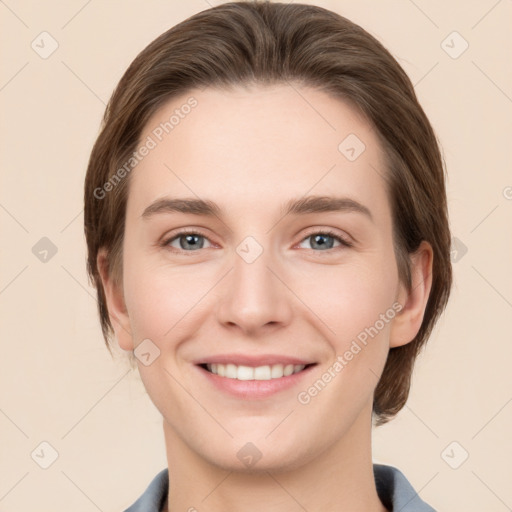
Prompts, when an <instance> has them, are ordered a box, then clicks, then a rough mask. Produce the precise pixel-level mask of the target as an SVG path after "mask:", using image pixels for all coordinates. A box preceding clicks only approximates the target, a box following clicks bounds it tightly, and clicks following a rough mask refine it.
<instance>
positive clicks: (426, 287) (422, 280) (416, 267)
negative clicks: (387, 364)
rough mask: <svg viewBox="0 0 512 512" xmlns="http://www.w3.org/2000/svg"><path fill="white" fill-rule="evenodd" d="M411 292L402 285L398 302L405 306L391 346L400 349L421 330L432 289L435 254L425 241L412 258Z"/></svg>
mask: <svg viewBox="0 0 512 512" xmlns="http://www.w3.org/2000/svg"><path fill="white" fill-rule="evenodd" d="M410 259H411V280H412V286H411V290H407V289H406V288H405V285H404V284H402V283H401V284H400V293H399V298H398V302H399V303H400V304H401V305H402V306H403V308H402V309H401V310H400V312H399V313H397V315H396V316H395V318H394V320H393V324H392V326H391V333H390V338H389V346H390V347H391V348H392V347H400V346H402V345H406V344H407V343H409V342H411V341H412V340H413V339H414V338H415V336H416V335H417V334H418V331H419V330H420V327H421V323H422V321H423V317H424V315H425V308H426V307H427V302H428V298H429V295H430V290H431V287H432V264H433V259H434V252H433V250H432V246H431V245H430V244H429V243H428V242H426V241H425V240H424V241H422V242H421V244H420V246H419V247H418V249H417V251H416V252H414V253H413V254H412V255H411V256H410Z"/></svg>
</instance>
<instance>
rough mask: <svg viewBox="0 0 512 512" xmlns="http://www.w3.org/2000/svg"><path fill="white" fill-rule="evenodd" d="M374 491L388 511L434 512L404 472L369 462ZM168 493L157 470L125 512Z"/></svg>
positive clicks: (148, 507)
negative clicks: (375, 489) (371, 467)
mask: <svg viewBox="0 0 512 512" xmlns="http://www.w3.org/2000/svg"><path fill="white" fill-rule="evenodd" d="M373 474H374V477H375V485H376V487H377V494H378V496H379V499H380V500H381V501H382V503H383V504H384V506H385V507H386V508H387V509H388V510H390V511H392V512H436V511H435V510H434V509H433V508H432V507H431V506H430V505H428V504H427V503H425V502H424V501H422V499H421V498H420V496H419V495H418V493H417V492H416V491H415V490H414V489H413V487H412V485H411V484H410V483H409V481H408V480H407V478H405V475H404V474H403V473H402V472H401V471H400V470H399V469H397V468H395V467H393V466H386V465H384V464H373ZM168 492H169V471H168V469H167V468H166V469H163V470H162V471H160V473H158V474H157V475H156V476H155V477H154V478H153V480H152V481H151V483H150V484H149V486H148V487H147V489H146V490H145V491H144V493H143V494H142V496H140V498H139V499H138V500H137V501H136V502H135V503H134V504H133V505H132V506H131V507H129V508H127V509H126V510H125V512H161V510H162V507H163V504H164V502H165V498H166V496H167V493H168Z"/></svg>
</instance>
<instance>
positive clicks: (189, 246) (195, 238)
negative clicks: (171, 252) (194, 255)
mask: <svg viewBox="0 0 512 512" xmlns="http://www.w3.org/2000/svg"><path fill="white" fill-rule="evenodd" d="M205 240H208V238H206V237H205V236H203V235H201V234H200V233H197V232H195V231H180V232H179V233H176V234H175V235H174V236H173V237H172V238H168V239H167V240H165V241H164V242H163V243H162V245H163V246H165V247H172V248H173V249H178V250H181V251H185V252H195V251H196V250H198V249H203V248H204V241H205ZM208 242H209V240H208ZM176 243H177V244H178V246H176V245H173V244H176Z"/></svg>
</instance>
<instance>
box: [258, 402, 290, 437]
mask: <svg viewBox="0 0 512 512" xmlns="http://www.w3.org/2000/svg"><path fill="white" fill-rule="evenodd" d="M294 411H295V409H292V410H291V411H290V412H289V413H288V414H287V415H286V416H285V417H284V418H283V419H282V420H281V421H280V422H279V423H278V424H277V425H276V426H275V427H274V428H273V429H272V430H271V431H270V432H269V433H268V434H267V435H266V436H265V439H266V438H267V437H268V436H269V435H270V434H272V432H274V431H275V430H276V429H277V428H278V427H279V426H280V425H282V424H283V423H284V421H285V420H286V418H288V416H290V414H291V413H292V412H294Z"/></svg>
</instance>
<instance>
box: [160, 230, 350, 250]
mask: <svg viewBox="0 0 512 512" xmlns="http://www.w3.org/2000/svg"><path fill="white" fill-rule="evenodd" d="M183 235H199V236H201V237H203V238H205V239H206V240H208V241H209V242H210V243H211V240H210V239H209V238H208V237H207V236H206V235H203V234H202V233H201V232H200V231H197V230H186V229H185V230H182V231H179V232H178V233H174V234H173V235H172V237H170V238H166V239H164V240H163V241H162V243H161V246H162V247H164V248H169V249H170V250H171V251H174V252H177V253H181V254H189V255H192V254H194V253H196V252H198V250H195V251H185V250H183V249H176V247H170V246H169V244H170V243H171V242H172V241H174V240H176V239H178V238H180V236H183ZM313 235H323V236H330V237H332V238H334V239H335V240H337V241H338V242H340V244H341V245H340V246H338V247H333V248H331V249H326V250H323V251H315V250H314V249H309V250H311V251H313V252H316V253H332V252H333V251H335V250H336V249H342V248H349V247H352V246H353V244H352V243H351V242H349V241H348V240H347V239H346V238H344V237H342V236H340V235H339V234H337V233H335V232H334V231H331V230H329V229H325V230H320V231H311V232H310V233H308V234H307V235H306V236H305V237H303V238H302V239H301V240H300V242H299V243H302V242H304V240H306V239H308V238H310V237H312V236H313Z"/></svg>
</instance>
